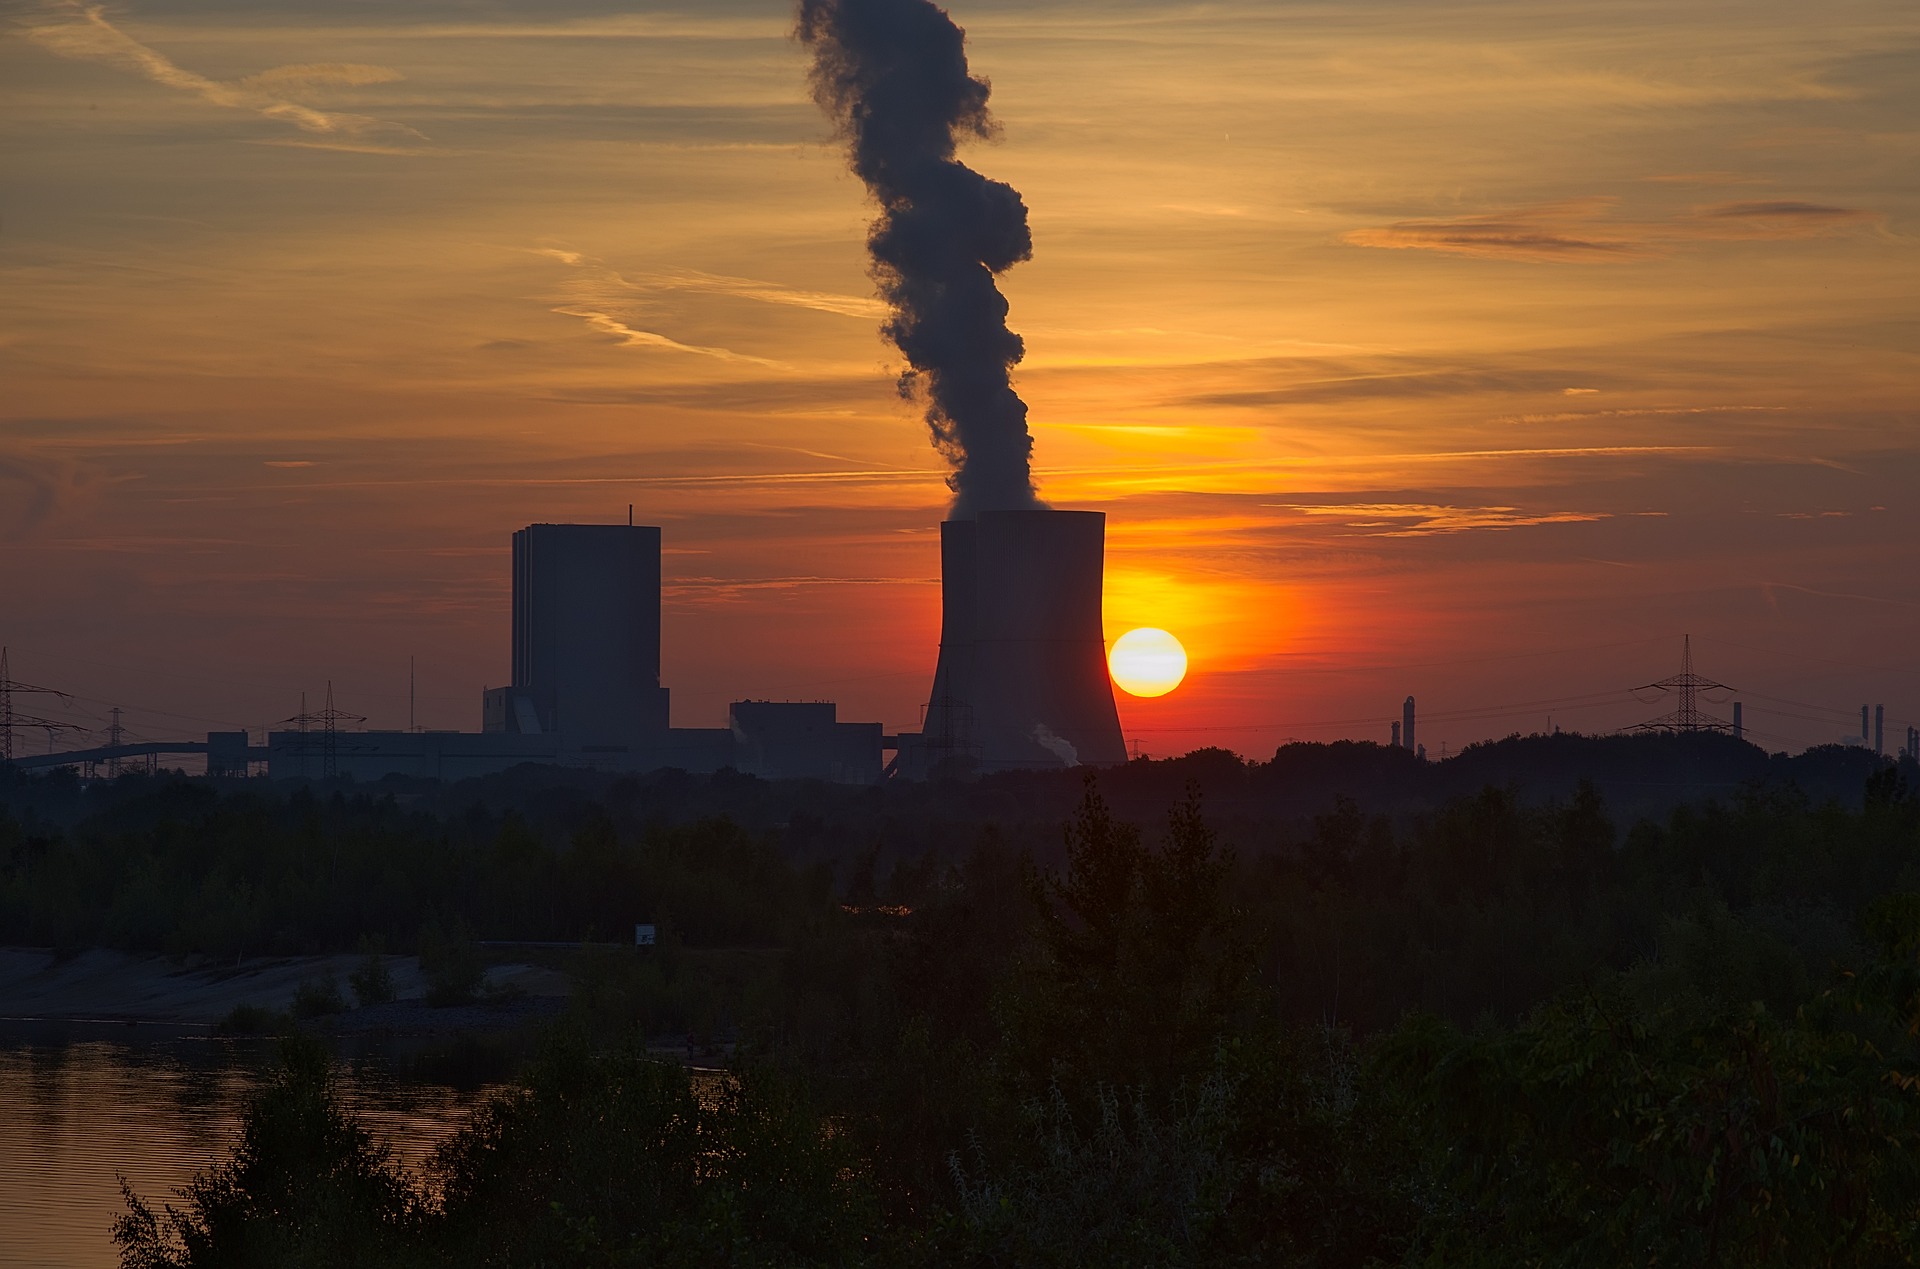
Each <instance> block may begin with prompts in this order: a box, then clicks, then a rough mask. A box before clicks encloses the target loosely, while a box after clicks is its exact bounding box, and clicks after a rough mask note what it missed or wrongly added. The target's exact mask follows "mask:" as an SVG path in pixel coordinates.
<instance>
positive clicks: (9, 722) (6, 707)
mask: <svg viewBox="0 0 1920 1269" xmlns="http://www.w3.org/2000/svg"><path fill="white" fill-rule="evenodd" d="M15 692H19V693H20V694H21V695H23V696H25V695H28V694H38V695H41V696H57V697H59V698H60V699H61V700H63V701H64V700H67V699H68V697H67V694H66V693H65V692H62V691H60V690H58V689H57V688H51V687H35V686H34V685H33V684H31V683H20V682H16V681H15V680H14V677H13V674H12V673H11V672H10V671H9V670H8V668H7V649H5V648H0V762H11V761H13V731H14V728H16V727H46V728H54V729H58V730H66V729H67V728H70V727H71V726H72V725H73V724H71V723H63V722H58V721H56V720H54V719H51V718H35V717H34V716H32V715H31V714H16V713H14V711H13V694H14V693H15Z"/></svg>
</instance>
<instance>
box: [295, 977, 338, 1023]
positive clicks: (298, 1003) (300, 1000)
mask: <svg viewBox="0 0 1920 1269" xmlns="http://www.w3.org/2000/svg"><path fill="white" fill-rule="evenodd" d="M346 1007H347V1002H346V999H345V998H344V997H342V996H341V995H340V984H339V983H337V982H335V981H334V980H333V975H332V974H328V975H327V976H326V977H325V978H309V979H307V980H306V981H305V982H303V983H301V984H300V986H298V987H297V988H295V989H294V993H293V1016H294V1017H296V1018H322V1017H325V1016H326V1015H328V1014H330V1013H340V1012H341V1011H343V1010H344V1009H346Z"/></svg>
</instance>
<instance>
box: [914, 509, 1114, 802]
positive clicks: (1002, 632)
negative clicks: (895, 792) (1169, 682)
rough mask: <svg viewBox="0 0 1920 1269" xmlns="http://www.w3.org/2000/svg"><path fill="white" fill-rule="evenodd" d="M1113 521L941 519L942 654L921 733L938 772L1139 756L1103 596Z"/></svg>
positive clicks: (1077, 516) (1035, 514) (986, 514)
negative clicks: (948, 764) (1110, 666)
mask: <svg viewBox="0 0 1920 1269" xmlns="http://www.w3.org/2000/svg"><path fill="white" fill-rule="evenodd" d="M1106 519H1107V518H1106V516H1105V515H1104V514H1102V513H1101V512H1098V511H983V512H981V513H980V515H979V516H978V517H977V518H975V519H973V520H948V521H947V522H945V523H944V524H942V525H941V526H940V572H941V578H940V597H941V623H940V661H939V665H938V667H937V668H936V669H935V671H934V676H933V697H932V699H931V700H930V701H929V702H928V704H927V718H926V724H925V726H924V727H923V728H922V731H921V737H922V739H921V742H920V743H921V746H922V751H923V757H922V759H921V761H920V763H919V764H918V765H920V766H921V767H922V768H923V771H924V772H926V773H931V772H932V771H933V770H934V769H935V768H937V767H939V766H940V765H941V764H942V763H943V762H944V761H947V760H949V759H951V760H954V761H955V762H956V763H957V765H959V766H962V767H965V768H972V769H977V770H986V771H1003V770H1011V769H1018V768H1059V767H1063V766H1066V767H1071V766H1081V765H1107V764H1117V763H1122V762H1125V761H1126V760H1127V747H1126V742H1125V740H1123V739H1122V737H1121V735H1120V715H1119V711H1118V710H1116V709H1115V708H1114V703H1113V683H1112V680H1111V679H1110V678H1108V676H1107V657H1106V640H1105V637H1104V634H1103V631H1102V626H1101V613H1100V597H1101V590H1102V584H1103V577H1102V574H1103V568H1104V562H1103V555H1104V552H1105V544H1106Z"/></svg>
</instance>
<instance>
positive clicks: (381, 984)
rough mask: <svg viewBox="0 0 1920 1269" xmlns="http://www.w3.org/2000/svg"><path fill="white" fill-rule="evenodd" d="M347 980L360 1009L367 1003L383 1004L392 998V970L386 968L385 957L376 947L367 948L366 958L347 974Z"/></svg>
mask: <svg viewBox="0 0 1920 1269" xmlns="http://www.w3.org/2000/svg"><path fill="white" fill-rule="evenodd" d="M347 982H348V984H349V985H351V986H352V988H353V998H354V999H355V1000H357V1001H359V1002H360V1007H361V1008H362V1009H364V1008H366V1007H367V1006H368V1005H384V1004H386V1003H387V1002H388V1001H390V1000H392V999H393V971H391V970H389V969H388V968H387V958H386V957H384V956H382V955H380V951H379V949H378V948H377V947H374V948H369V949H368V950H367V955H366V959H364V960H362V961H361V962H360V966H359V968H357V969H355V970H354V971H353V972H352V973H351V974H348V975H347Z"/></svg>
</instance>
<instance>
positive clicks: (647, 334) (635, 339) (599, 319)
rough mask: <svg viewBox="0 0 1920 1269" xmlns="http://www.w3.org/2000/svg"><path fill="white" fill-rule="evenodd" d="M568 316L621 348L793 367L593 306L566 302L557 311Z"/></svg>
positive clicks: (782, 367) (786, 367)
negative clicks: (671, 334) (690, 340)
mask: <svg viewBox="0 0 1920 1269" xmlns="http://www.w3.org/2000/svg"><path fill="white" fill-rule="evenodd" d="M553 311H554V312H556V313H560V314H563V315H565V316H567V317H577V318H579V319H580V320H581V321H583V322H585V323H586V324H587V325H589V326H591V327H593V328H594V329H595V330H597V331H600V332H601V333H602V334H607V335H612V336H613V337H614V338H616V339H617V340H619V341H620V342H619V347H621V348H662V349H666V350H667V351H669V352H682V353H693V354H695V355H696V356H701V357H713V358H717V359H718V360H720V361H737V362H745V363H747V364H750V365H755V366H767V367H769V368H771V369H775V370H786V369H789V368H790V367H788V366H787V364H786V363H785V362H780V361H769V360H767V359H766V358H765V357H750V356H748V355H747V354H746V353H738V352H735V351H733V350H732V349H731V348H706V347H702V346H701V345H699V344H683V343H681V342H680V341H679V340H677V339H670V338H668V337H667V336H665V335H662V334H659V333H658V332H656V331H650V330H640V329H637V328H636V327H632V326H629V325H627V324H626V323H625V322H623V321H621V320H620V319H619V318H617V317H614V316H612V315H611V314H608V313H601V312H598V311H596V310H594V309H590V308H570V307H567V306H565V305H563V306H561V307H559V308H556V309H554V310H553Z"/></svg>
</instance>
